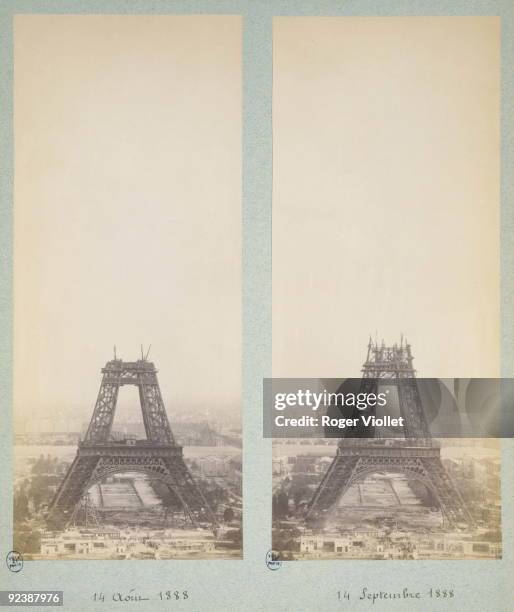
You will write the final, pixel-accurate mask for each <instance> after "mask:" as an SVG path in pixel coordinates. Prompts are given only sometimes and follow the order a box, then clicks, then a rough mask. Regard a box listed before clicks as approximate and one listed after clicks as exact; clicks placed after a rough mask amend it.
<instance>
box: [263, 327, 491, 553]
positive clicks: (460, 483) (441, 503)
mask: <svg viewBox="0 0 514 612" xmlns="http://www.w3.org/2000/svg"><path fill="white" fill-rule="evenodd" d="M413 359H414V358H413V354H412V351H411V346H410V345H409V344H408V343H404V342H403V338H402V341H401V343H400V344H394V345H393V346H386V345H385V343H384V342H382V343H378V342H374V341H373V340H371V338H370V341H369V345H368V354H367V358H366V361H365V362H364V365H363V368H362V379H361V389H366V390H367V391H368V392H369V391H370V390H371V391H372V392H375V393H376V392H377V391H378V389H379V388H380V387H381V386H384V387H387V388H388V389H389V390H391V388H395V389H396V390H397V391H396V392H397V395H396V398H397V401H398V404H399V406H398V407H399V410H400V413H401V414H402V415H406V417H405V425H404V437H403V438H385V437H378V435H377V434H375V437H373V438H369V437H368V438H366V437H359V438H342V439H341V440H339V441H337V440H334V439H333V438H326V439H302V440H294V439H291V438H289V439H284V440H281V441H279V440H275V441H274V444H273V548H274V550H276V551H277V552H278V553H279V554H280V556H281V558H283V559H496V558H501V497H500V460H499V456H498V452H499V448H500V447H499V443H500V442H499V440H496V439H466V438H462V439H440V440H436V439H433V438H431V436H430V430H429V425H428V422H427V417H426V415H425V411H424V408H423V402H422V401H421V394H420V392H419V390H418V383H417V379H416V373H415V370H414V367H413ZM370 384H371V386H370ZM409 431H410V432H411V436H410V437H409V436H408V433H407V432H409ZM412 432H415V436H416V437H414V436H413V434H412ZM300 442H301V443H300Z"/></svg>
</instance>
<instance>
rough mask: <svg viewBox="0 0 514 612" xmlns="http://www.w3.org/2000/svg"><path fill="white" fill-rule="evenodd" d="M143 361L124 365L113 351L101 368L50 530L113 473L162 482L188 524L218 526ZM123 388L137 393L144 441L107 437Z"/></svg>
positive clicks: (151, 372)
mask: <svg viewBox="0 0 514 612" xmlns="http://www.w3.org/2000/svg"><path fill="white" fill-rule="evenodd" d="M147 356H148V353H147ZM147 356H146V357H147ZM146 357H144V356H143V355H141V359H139V360H138V361H135V362H127V361H122V360H121V359H117V358H116V353H115V355H114V359H113V360H112V361H109V362H107V364H106V365H105V367H104V368H103V369H102V374H103V377H102V382H101V385H100V391H99V393H98V399H97V400H96V405H95V409H94V412H93V416H92V418H91V422H90V423H89V427H88V430H87V432H86V435H85V437H84V440H82V441H80V442H79V445H78V449H77V454H76V456H75V459H74V460H73V463H72V464H71V466H70V468H69V469H68V472H67V474H66V476H65V477H64V479H63V481H62V482H61V485H60V486H59V488H58V490H57V491H56V493H55V496H54V498H53V500H52V502H51V504H50V506H49V512H48V515H47V522H48V525H49V527H51V528H53V529H62V528H64V527H66V526H67V525H68V524H69V523H70V521H71V519H72V517H73V516H74V510H75V508H76V507H77V505H80V504H81V503H82V501H81V500H83V498H84V497H85V496H86V495H87V491H88V490H89V489H90V487H91V486H92V485H93V484H95V483H97V482H100V481H102V480H103V479H104V478H106V477H107V476H110V475H113V474H115V473H117V472H143V473H145V474H147V475H149V476H150V477H153V478H155V477H157V478H159V479H161V480H162V481H163V482H164V483H165V484H166V485H167V486H168V488H169V490H170V492H171V494H172V497H173V499H174V500H175V502H176V504H177V506H179V507H182V509H183V511H184V514H185V516H186V518H187V519H188V521H190V522H191V523H193V524H197V523H198V521H206V522H208V523H210V525H211V526H212V527H216V526H217V521H216V518H215V516H214V514H213V513H212V511H211V509H210V508H209V505H208V503H207V502H206V500H205V498H204V496H203V494H202V492H201V490H200V488H199V487H198V485H197V484H196V483H195V481H194V479H193V477H192V476H191V473H190V472H189V470H188V468H187V466H186V464H185V462H184V458H183V456H182V447H181V446H179V445H178V444H177V443H176V442H175V439H174V437H173V434H172V432H171V428H170V424H169V422H168V417H167V415H166V409H165V407H164V402H163V400H162V396H161V391H160V389H159V383H158V381H157V370H156V369H155V366H154V364H153V363H151V362H149V361H147V358H146ZM123 385H134V386H136V387H137V388H138V390H139V400H140V404H141V411H142V415H143V423H144V427H145V431H146V440H134V439H125V440H124V439H117V438H116V437H115V436H113V435H112V434H111V429H112V424H113V420H114V414H115V411H116V403H117V399H118V392H119V389H120V387H121V386H123Z"/></svg>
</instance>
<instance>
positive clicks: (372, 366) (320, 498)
mask: <svg viewBox="0 0 514 612" xmlns="http://www.w3.org/2000/svg"><path fill="white" fill-rule="evenodd" d="M412 362H413V357H412V353H411V347H410V345H409V344H407V343H405V344H404V342H403V338H402V341H401V343H400V346H398V345H397V344H395V345H394V346H391V347H387V346H385V345H384V342H383V341H382V344H381V345H379V344H378V342H373V341H372V340H371V338H370V341H369V344H368V354H367V358H366V362H365V363H364V365H363V368H362V379H361V382H360V392H361V393H377V392H378V386H379V384H380V385H387V386H390V385H391V386H395V387H396V389H397V393H398V402H399V408H400V412H401V416H402V417H403V418H404V421H403V423H404V426H403V434H404V438H400V439H385V438H379V433H380V432H377V431H376V430H375V429H374V428H372V427H364V425H362V420H361V419H360V411H358V410H357V409H354V413H353V415H352V418H358V419H359V420H358V424H359V425H360V427H359V426H357V427H356V428H355V430H354V433H353V436H354V437H353V438H352V439H350V438H346V439H342V440H341V441H340V442H339V445H338V448H337V454H336V456H335V458H334V460H333V462H332V464H331V465H330V467H329V469H328V470H327V472H326V474H325V476H324V477H323V480H322V481H321V483H320V484H319V486H318V488H317V490H316V492H315V493H314V495H313V497H312V498H311V500H310V502H309V504H308V505H307V507H306V511H305V515H304V516H305V520H306V522H307V523H308V524H312V525H322V524H323V523H324V522H325V521H326V519H327V518H328V517H329V515H330V512H331V511H332V510H333V509H334V508H335V506H336V503H337V501H338V500H339V499H340V498H341V497H342V496H343V495H344V493H345V492H346V491H347V490H348V489H349V488H350V487H351V486H352V485H354V484H357V483H358V482H362V481H363V480H364V479H365V478H366V477H367V476H369V475H371V474H373V473H376V472H380V471H386V472H399V473H402V474H405V475H406V476H407V477H408V478H410V479H413V480H419V481H421V482H422V483H423V484H424V485H425V487H426V488H427V489H428V490H429V491H430V492H431V494H432V495H433V497H434V499H436V500H437V502H438V504H439V507H440V509H441V512H442V514H443V520H444V521H445V522H446V524H449V525H462V524H465V525H472V524H473V519H472V517H471V515H470V513H469V511H468V509H467V507H466V505H465V503H464V501H463V499H462V497H461V495H460V493H459V491H458V489H457V488H456V487H455V485H454V483H453V481H452V480H451V478H450V475H449V474H448V473H447V472H446V469H445V468H444V466H443V464H442V462H441V449H440V447H439V445H438V443H436V442H435V441H434V440H432V439H431V434H430V428H429V426H428V422H427V419H426V415H425V412H424V410H423V406H422V402H421V397H420V393H419V388H418V384H417V381H416V377H415V376H416V371H415V370H414V368H413V365H412ZM342 391H343V389H342V386H341V387H340V388H339V389H338V393H341V392H342ZM375 413H376V409H375V408H374V407H373V408H372V407H369V408H368V410H367V412H366V414H369V415H371V414H375Z"/></svg>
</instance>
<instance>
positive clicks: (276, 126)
mask: <svg viewBox="0 0 514 612" xmlns="http://www.w3.org/2000/svg"><path fill="white" fill-rule="evenodd" d="M273 94H274V98H273V145H274V148H273V150H274V157H273V163H274V168H273V170H274V172H273V376H274V377H276V378H312V377H326V378H327V379H328V378H339V379H341V378H343V377H344V378H359V377H362V384H363V385H364V387H365V385H366V381H369V380H371V379H375V381H377V380H378V381H379V382H382V381H383V382H384V384H387V385H389V386H393V387H395V388H396V389H397V391H398V396H399V397H400V406H399V409H400V412H399V413H401V414H402V415H404V416H406V417H407V418H406V423H405V432H404V433H405V435H404V437H403V439H399V438H394V439H388V438H387V437H382V438H378V437H374V438H369V437H365V436H364V437H361V438H359V437H355V438H344V437H343V438H342V439H340V440H338V439H333V438H327V439H319V440H318V439H296V440H295V439H292V438H288V439H283V440H278V439H275V440H274V441H273V535H272V539H273V548H274V550H275V551H276V552H277V554H278V555H279V556H280V558H282V559H295V560H296V559H498V558H501V554H502V552H501V542H502V538H501V520H500V519H501V495H500V484H501V483H500V473H501V446H500V441H499V440H497V439H466V438H462V439H452V438H446V439H436V438H435V437H432V436H431V435H430V431H429V428H428V427H427V422H426V414H425V408H426V407H424V406H423V402H422V401H421V400H420V394H419V392H418V390H417V389H418V382H417V377H434V378H449V379H454V378H456V377H463V376H465V377H470V378H473V377H491V378H494V377H498V376H499V375H500V289H499V287H500V267H499V266H500V264H499V262H500V258H499V252H500V245H499V237H500V231H499V210H500V204H499V202H500V200H499V185H500V183H499V169H500V165H499V164H500V161H499V159H500V157H499V151H500V145H499V142H500V141H499V117H500V115H499V108H500V103H499V101H500V22H499V19H497V18H495V17H330V18H329V17H277V18H275V19H274V29H273ZM406 338H408V341H407V340H406ZM364 387H363V388H364ZM368 390H369V389H368Z"/></svg>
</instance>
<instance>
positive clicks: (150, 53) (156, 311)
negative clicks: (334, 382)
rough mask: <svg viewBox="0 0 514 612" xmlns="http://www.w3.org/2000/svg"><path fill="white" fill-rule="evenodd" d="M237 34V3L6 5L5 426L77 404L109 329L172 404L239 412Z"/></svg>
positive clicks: (107, 355) (91, 390) (86, 392)
mask: <svg viewBox="0 0 514 612" xmlns="http://www.w3.org/2000/svg"><path fill="white" fill-rule="evenodd" d="M241 38H242V19H241V17H238V16H209V15H202V16H170V15H164V16H163V15H159V16H149V15H137V16H136V15H130V16H128V15H87V16H86V15H16V16H15V18H14V140H15V185H14V256H13V259H14V414H15V425H16V429H17V431H20V430H23V428H24V427H25V424H26V423H27V422H29V420H30V419H31V418H36V417H39V416H42V417H43V418H47V417H50V418H52V415H54V414H55V415H56V417H57V415H58V414H59V413H61V412H63V411H64V412H67V413H69V414H70V416H71V417H74V418H76V412H77V410H80V413H81V414H82V412H83V418H84V420H87V419H89V418H90V417H91V414H92V412H93V408H94V404H95V401H96V397H97V394H98V389H99V386H100V380H101V374H100V369H101V368H102V367H103V366H104V365H105V363H106V362H107V361H108V360H110V359H112V357H113V345H116V347H117V354H118V356H119V357H121V358H123V359H124V360H126V361H134V360H136V359H138V358H139V356H140V345H141V344H143V345H144V347H145V351H146V349H147V348H148V346H149V345H150V344H151V345H152V348H151V352H150V356H149V359H150V360H151V361H153V362H154V363H155V365H156V367H157V369H158V370H159V375H158V376H159V383H160V387H161V392H162V395H163V398H164V402H165V405H166V408H167V411H168V416H169V418H170V419H171V420H173V414H175V413H177V414H178V413H179V412H181V411H182V410H187V407H191V406H198V405H202V404H207V403H209V404H210V405H211V406H212V407H213V408H214V407H215V406H225V407H231V408H232V409H233V410H234V411H235V413H239V411H240V409H241V180H242V179H241V164H242V160H241V138H242V137H241V130H242V128H241V121H242V117H241V116H242V110H241V103H242V91H241V88H242V85H241V70H242V64H241V62H242V59H241ZM124 395H125V390H124V389H122V391H121V392H120V400H121V399H122V397H123V396H124ZM127 397H129V394H127ZM129 403H130V402H129ZM179 407H180V408H179ZM81 418H82V417H81Z"/></svg>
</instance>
